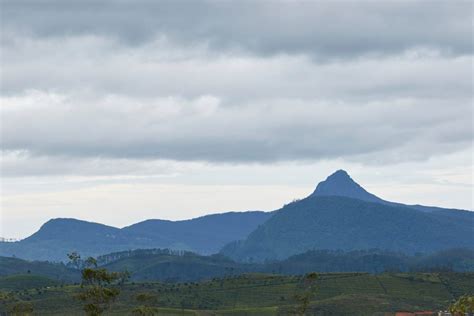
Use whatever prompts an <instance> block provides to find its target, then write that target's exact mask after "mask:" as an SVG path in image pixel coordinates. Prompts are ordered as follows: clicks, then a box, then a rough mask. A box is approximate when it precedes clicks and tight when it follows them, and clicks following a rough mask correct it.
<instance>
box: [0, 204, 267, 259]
mask: <svg viewBox="0 0 474 316" xmlns="http://www.w3.org/2000/svg"><path fill="white" fill-rule="evenodd" d="M270 216H271V213H268V212H260V211H248V212H227V213H222V214H212V215H206V216H202V217H198V218H194V219H190V220H183V221H168V220H146V221H143V222H140V223H136V224H133V225H131V226H127V227H124V228H121V229H120V228H116V227H112V226H107V225H103V224H98V223H92V222H86V221H82V220H77V219H71V218H56V219H51V220H49V221H48V222H46V223H45V224H43V226H41V228H40V229H39V230H38V231H37V232H36V233H34V234H33V235H31V236H30V237H27V238H25V239H23V240H20V241H17V242H0V256H9V257H10V256H15V257H18V258H22V259H28V260H47V261H63V260H66V259H67V254H68V253H70V252H72V251H76V252H78V253H80V254H81V255H82V256H99V255H103V254H107V253H111V252H116V251H123V250H129V249H146V248H162V249H166V248H169V249H175V250H186V251H194V252H196V253H200V254H203V255H207V254H212V253H216V252H218V251H219V249H221V248H222V247H223V246H224V245H225V244H227V243H229V242H231V241H233V240H236V239H242V238H245V237H246V236H247V235H248V234H249V233H250V232H252V231H253V230H254V229H255V228H257V226H258V225H260V224H262V223H263V222H265V221H266V220H267V219H268V218H270Z"/></svg>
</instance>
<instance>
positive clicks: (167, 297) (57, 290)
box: [0, 273, 474, 315]
mask: <svg viewBox="0 0 474 316" xmlns="http://www.w3.org/2000/svg"><path fill="white" fill-rule="evenodd" d="M28 277H29V278H30V279H31V286H27V279H28ZM17 278H19V279H21V280H22V283H21V284H22V287H21V288H20V287H16V288H15V287H12V286H11V283H8V282H5V280H3V281H0V287H1V288H2V290H3V291H4V292H6V291H8V292H9V293H11V294H13V295H14V297H15V299H16V300H21V301H23V302H29V303H31V304H32V306H33V308H34V311H35V315H76V314H77V315H82V310H81V304H80V302H78V301H77V300H76V299H75V298H74V296H75V294H76V293H77V292H78V291H79V290H80V287H79V286H77V285H66V286H65V285H62V286H61V285H57V284H47V283H43V286H41V284H42V283H41V282H40V283H38V279H37V277H35V276H31V275H30V276H28V275H26V276H25V275H23V276H17ZM43 281H44V280H43ZM300 282H301V276H280V275H264V274H248V275H243V276H239V277H233V278H226V279H214V280H210V281H206V282H200V283H176V284H170V283H155V282H149V283H129V284H125V285H123V286H121V294H120V296H119V298H118V299H117V301H116V302H115V303H114V304H113V306H112V307H111V309H110V311H109V314H110V315H127V314H130V313H131V311H132V310H133V309H134V308H135V307H137V306H139V305H142V304H143V303H140V302H138V301H137V300H136V296H137V295H138V294H140V293H146V294H147V295H148V296H149V297H150V299H149V301H147V302H146V304H147V305H149V306H154V307H157V308H158V309H159V312H160V313H159V314H160V315H278V314H280V315H288V314H292V311H293V310H294V306H295V304H296V301H295V299H294V295H295V293H296V292H297V291H298V288H299V284H300ZM9 284H10V285H9ZM5 285H6V286H5ZM316 289H317V290H316V294H315V296H314V299H313V300H312V301H311V304H310V307H309V309H310V312H309V314H311V315H377V314H380V313H381V315H383V313H387V312H395V311H400V310H405V311H419V310H439V309H445V308H446V307H447V306H448V305H449V304H450V302H451V301H452V300H453V299H454V298H456V297H458V296H460V295H462V294H465V293H473V292H474V273H430V274H427V273H417V274H415V273H393V274H388V273H387V274H379V275H371V274H366V273H328V274H320V275H319V278H318V280H317V286H316ZM12 304H14V301H13V300H12V299H11V298H10V299H4V300H3V302H2V304H1V305H0V309H1V310H2V311H7V310H8V308H10V307H11V306H12Z"/></svg>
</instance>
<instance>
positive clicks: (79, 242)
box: [0, 170, 474, 261]
mask: <svg viewBox="0 0 474 316" xmlns="http://www.w3.org/2000/svg"><path fill="white" fill-rule="evenodd" d="M473 236H474V213H472V212H469V211H464V210H454V209H442V208H436V207H426V206H420V205H415V206H410V205H404V204H401V203H395V202H389V201H385V200H383V199H381V198H379V197H377V196H375V195H373V194H371V193H369V192H367V191H366V190H365V189H364V188H362V187H361V186H360V185H359V184H357V183H356V182H355V181H354V180H352V178H351V177H350V176H349V175H348V174H347V172H345V171H344V170H338V171H336V172H335V173H333V174H332V175H330V176H329V177H328V178H327V179H326V180H325V181H323V182H321V183H319V184H318V185H317V187H316V189H315V191H314V192H313V193H312V194H311V195H310V196H308V197H307V198H305V199H302V200H299V201H295V202H292V203H290V204H287V205H285V206H284V207H283V208H281V209H280V210H278V211H275V212H256V211H254V212H228V213H222V214H214V215H207V216H203V217H199V218H195V219H191V220H184V221H167V220H146V221H143V222H140V223H137V224H133V225H131V226H128V227H124V228H122V229H119V228H116V227H111V226H107V225H103V224H97V223H91V222H85V221H80V220H76V219H52V220H50V221H48V222H47V223H45V224H44V225H43V226H42V227H41V228H40V230H39V231H38V232H36V233H35V234H33V235H31V236H30V237H28V238H26V239H24V240H21V241H19V242H14V243H5V242H3V243H0V255H3V256H17V257H19V258H24V259H33V260H52V261H59V260H64V259H66V254H67V253H68V252H71V251H78V252H80V253H81V254H83V255H87V256H97V255H102V254H106V253H110V252H116V251H123V250H130V249H147V248H169V249H175V250H187V251H193V252H196V253H199V254H202V255H207V254H212V253H217V252H218V251H219V250H221V249H222V253H223V254H224V255H226V256H229V257H231V258H232V259H235V260H241V261H251V260H256V261H261V260H265V259H284V258H287V257H289V256H291V255H295V254H299V253H303V252H306V251H308V250H313V249H330V250H338V249H341V250H346V251H352V250H361V249H371V248H378V249H382V250H390V251H399V252H404V253H409V254H413V253H415V252H433V251H438V250H443V249H448V248H458V247H466V248H469V247H471V248H472V247H473V245H474V240H473ZM239 240H240V241H239Z"/></svg>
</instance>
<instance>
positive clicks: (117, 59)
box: [0, 0, 473, 238]
mask: <svg viewBox="0 0 474 316" xmlns="http://www.w3.org/2000/svg"><path fill="white" fill-rule="evenodd" d="M0 3H1V56H0V57H1V96H0V97H1V99H0V100H1V107H0V115H1V117H0V118H1V129H0V131H1V134H0V136H1V137H0V139H1V154H2V159H1V190H2V191H1V214H0V220H1V224H2V225H0V236H3V237H15V238H22V237H26V236H28V235H30V234H31V233H33V232H34V231H36V230H37V229H38V228H39V227H40V226H41V224H43V223H44V222H45V221H47V220H48V219H50V218H54V217H74V218H79V219H84V220H89V221H98V222H101V223H105V224H109V225H114V226H118V227H122V226H125V225H129V224H131V223H134V222H137V221H140V220H143V219H147V218H163V219H185V218H190V217H195V216H199V215H203V214H206V213H216V212H223V211H230V210H256V209H258V210H273V209H276V208H279V207H280V206H282V205H283V204H284V203H286V202H288V201H290V200H292V199H294V198H301V197H304V196H306V195H308V194H309V193H311V192H312V191H313V189H314V187H315V186H316V184H317V182H319V181H321V180H324V179H325V178H326V177H327V176H328V175H329V174H330V173H332V172H333V171H335V170H337V169H341V168H343V169H346V170H347V171H348V172H349V173H350V174H351V175H352V177H353V178H354V179H355V180H356V181H358V182H359V183H360V184H361V185H363V186H364V187H366V188H367V189H368V190H369V191H371V192H373V193H375V194H377V195H379V196H380V197H382V198H385V199H388V200H395V201H399V202H405V203H420V204H426V205H438V206H446V207H457V208H464V209H472V208H473V180H472V173H473V167H472V166H473V107H472V97H473V91H472V90H473V33H472V32H473V31H472V23H473V7H472V3H471V2H470V1H398V2H395V1H383V2H380V1H373V2H361V1H357V2H348V1H344V2H343V1H332V2H330V1H233V2H225V1H154V2H152V1H133V2H131V1H100V3H99V2H96V1H71V0H69V1H64V0H61V1H59V0H58V1H21V0H12V1H7V0H1V2H0Z"/></svg>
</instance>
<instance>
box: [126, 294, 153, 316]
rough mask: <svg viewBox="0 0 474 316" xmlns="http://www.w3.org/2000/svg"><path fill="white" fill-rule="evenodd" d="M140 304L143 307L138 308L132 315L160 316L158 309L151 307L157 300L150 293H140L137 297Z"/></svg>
mask: <svg viewBox="0 0 474 316" xmlns="http://www.w3.org/2000/svg"><path fill="white" fill-rule="evenodd" d="M135 298H136V300H137V301H138V302H140V303H141V304H142V305H140V306H138V307H136V308H134V309H133V311H132V315H140V316H154V315H158V309H157V308H156V307H153V306H149V303H150V302H151V301H153V300H155V296H154V295H153V294H150V293H146V292H145V293H139V294H137V296H136V297H135Z"/></svg>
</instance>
